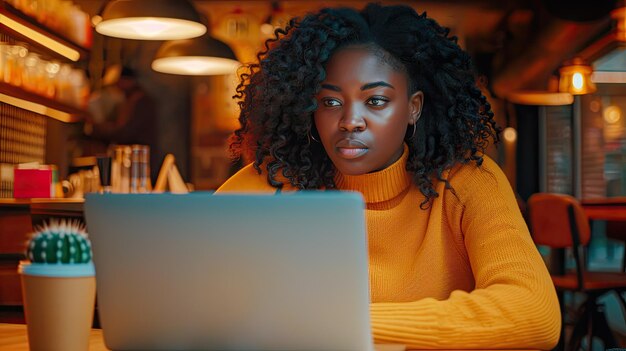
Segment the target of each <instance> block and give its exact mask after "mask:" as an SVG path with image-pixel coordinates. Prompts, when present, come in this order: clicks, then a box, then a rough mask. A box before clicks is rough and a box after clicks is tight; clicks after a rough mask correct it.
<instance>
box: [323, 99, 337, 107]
mask: <svg viewBox="0 0 626 351" xmlns="http://www.w3.org/2000/svg"><path fill="white" fill-rule="evenodd" d="M322 104H324V106H326V107H337V106H341V102H339V100H337V99H323V100H322Z"/></svg>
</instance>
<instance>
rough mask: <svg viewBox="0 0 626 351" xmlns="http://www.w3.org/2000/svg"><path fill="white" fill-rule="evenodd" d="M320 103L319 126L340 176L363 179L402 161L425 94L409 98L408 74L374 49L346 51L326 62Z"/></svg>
mask: <svg viewBox="0 0 626 351" xmlns="http://www.w3.org/2000/svg"><path fill="white" fill-rule="evenodd" d="M317 101H318V108H317V110H316V111H315V113H314V118H315V126H316V128H317V130H318V132H319V136H320V139H321V142H322V144H323V145H324V149H325V150H326V152H327V153H328V156H329V157H330V159H331V160H332V162H333V164H334V165H335V167H336V168H337V169H338V170H339V171H340V172H341V173H343V174H347V175H359V174H365V173H370V172H375V171H378V170H382V169H384V168H386V167H388V166H389V165H391V164H392V163H394V162H395V161H397V160H398V159H399V158H400V156H401V155H402V151H403V142H404V136H405V134H406V131H407V127H408V126H409V125H413V124H414V123H415V122H416V121H417V119H418V118H419V114H420V113H421V109H422V101H423V94H422V92H417V93H415V94H413V95H412V96H409V93H408V80H407V77H406V75H405V73H403V72H402V71H399V70H396V69H394V68H393V67H392V66H390V65H389V64H387V63H385V62H383V61H382V60H381V58H380V57H379V56H377V55H376V54H375V53H374V52H372V51H371V49H367V48H361V47H348V48H345V49H341V50H340V51H338V52H336V53H335V54H334V55H333V56H332V57H331V59H330V60H329V61H328V63H327V65H326V80H325V81H324V82H322V90H321V91H320V92H319V94H318V95H317Z"/></svg>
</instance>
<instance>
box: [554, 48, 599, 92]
mask: <svg viewBox="0 0 626 351" xmlns="http://www.w3.org/2000/svg"><path fill="white" fill-rule="evenodd" d="M592 73H593V68H592V67H591V66H590V65H588V64H587V63H586V62H584V61H583V60H582V59H581V58H580V57H576V58H574V59H573V60H571V61H568V62H566V63H565V64H563V66H562V67H561V69H559V74H560V76H561V77H560V79H559V91H560V92H563V93H570V94H572V95H582V94H591V93H593V92H595V91H596V90H597V88H596V85H595V84H594V82H593V81H592V80H591V74H592Z"/></svg>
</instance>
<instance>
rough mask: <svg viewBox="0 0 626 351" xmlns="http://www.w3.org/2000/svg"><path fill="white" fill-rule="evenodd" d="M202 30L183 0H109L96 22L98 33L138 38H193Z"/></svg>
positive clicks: (193, 12)
mask: <svg viewBox="0 0 626 351" xmlns="http://www.w3.org/2000/svg"><path fill="white" fill-rule="evenodd" d="M206 30H207V29H206V26H205V25H204V24H202V23H201V21H200V16H199V15H198V12H196V10H195V9H194V7H193V5H191V3H190V2H189V1H187V0H150V1H145V0H113V1H111V2H109V3H108V4H107V5H106V7H105V8H104V10H103V12H102V20H101V21H100V22H98V23H97V24H96V31H97V32H98V33H100V34H103V35H107V36H110V37H117V38H124V39H140V40H176V39H188V38H195V37H199V36H201V35H203V34H204V33H206Z"/></svg>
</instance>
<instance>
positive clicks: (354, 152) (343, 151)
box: [337, 147, 367, 159]
mask: <svg viewBox="0 0 626 351" xmlns="http://www.w3.org/2000/svg"><path fill="white" fill-rule="evenodd" d="M337 151H338V152H339V155H341V156H342V157H343V158H347V159H353V158H357V157H361V156H362V155H364V154H365V153H366V152H367V149H360V148H342V147H340V148H338V149H337Z"/></svg>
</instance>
